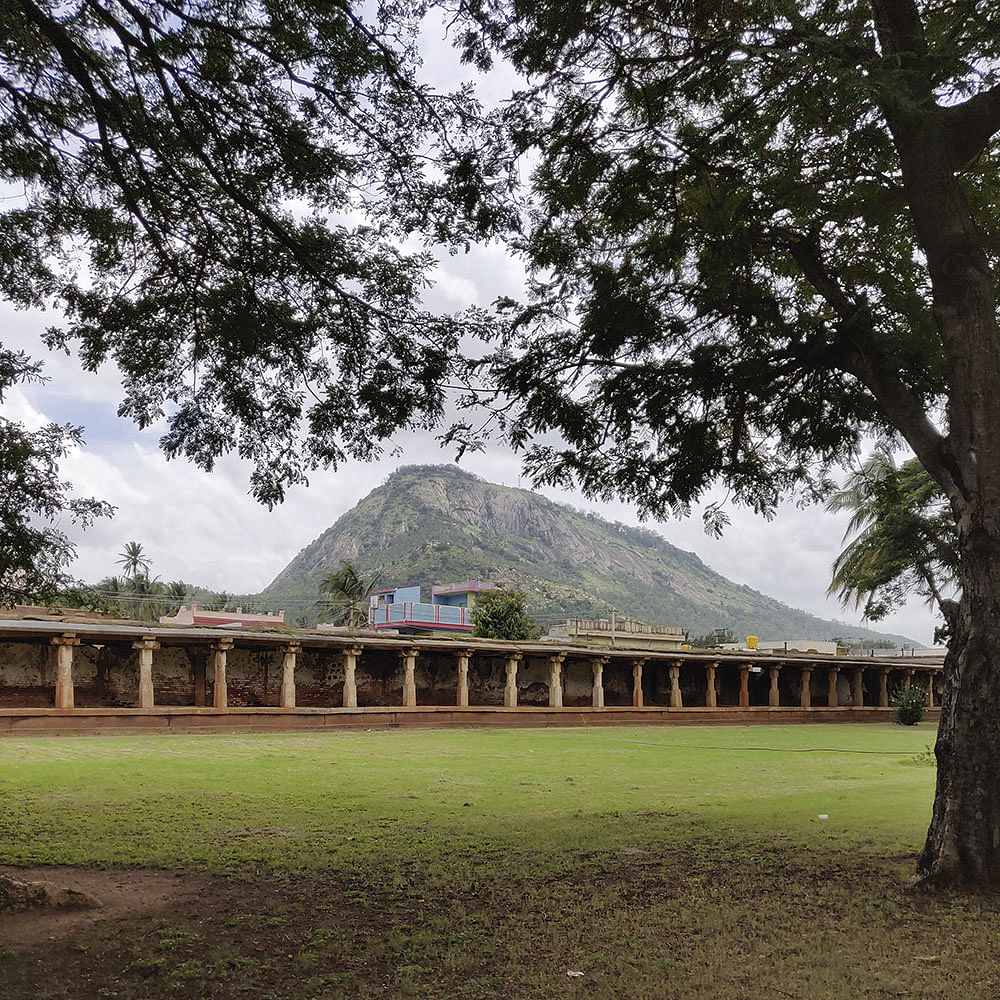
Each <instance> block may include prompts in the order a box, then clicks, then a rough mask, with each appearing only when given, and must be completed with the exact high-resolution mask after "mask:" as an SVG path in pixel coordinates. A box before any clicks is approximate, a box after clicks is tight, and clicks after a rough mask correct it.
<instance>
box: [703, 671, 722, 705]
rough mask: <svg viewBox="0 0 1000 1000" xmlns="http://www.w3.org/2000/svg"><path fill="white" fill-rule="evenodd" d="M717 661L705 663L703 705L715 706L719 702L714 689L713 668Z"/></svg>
mask: <svg viewBox="0 0 1000 1000" xmlns="http://www.w3.org/2000/svg"><path fill="white" fill-rule="evenodd" d="M717 666H718V664H717V663H707V664H706V665H705V707H706V708H715V707H716V706H717V705H718V704H719V696H718V695H717V694H716V691H715V668H716V667H717Z"/></svg>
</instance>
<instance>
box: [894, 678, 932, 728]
mask: <svg viewBox="0 0 1000 1000" xmlns="http://www.w3.org/2000/svg"><path fill="white" fill-rule="evenodd" d="M889 704H890V705H891V706H892V709H893V712H894V714H895V717H896V721H897V722H898V723H899V724H900V725H901V726H915V725H916V724H917V723H918V722H919V721H920V720H921V719H922V718H923V717H924V708H925V706H926V704H927V692H926V691H923V690H921V689H920V688H916V687H913V686H912V685H910V684H906V685H904V686H903V687H900V688H896V690H895V692H894V693H893V696H892V699H891V701H890V702H889Z"/></svg>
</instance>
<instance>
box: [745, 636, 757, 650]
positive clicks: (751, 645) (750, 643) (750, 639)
mask: <svg viewBox="0 0 1000 1000" xmlns="http://www.w3.org/2000/svg"><path fill="white" fill-rule="evenodd" d="M756 648H757V636H755V635H748V636H747V649H756Z"/></svg>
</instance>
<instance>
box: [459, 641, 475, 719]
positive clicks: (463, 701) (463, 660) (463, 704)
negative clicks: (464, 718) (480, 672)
mask: <svg viewBox="0 0 1000 1000" xmlns="http://www.w3.org/2000/svg"><path fill="white" fill-rule="evenodd" d="M455 658H456V659H457V660H458V687H457V688H456V690H455V704H456V705H457V706H458V707H459V708H468V707H469V660H470V659H471V658H472V650H471V649H463V650H460V651H459V652H457V653H455Z"/></svg>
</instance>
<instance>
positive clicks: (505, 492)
mask: <svg viewBox="0 0 1000 1000" xmlns="http://www.w3.org/2000/svg"><path fill="white" fill-rule="evenodd" d="M342 559H346V560H347V561H348V562H351V563H353V564H354V565H355V566H356V567H357V568H358V569H359V570H363V571H368V572H370V571H372V570H374V569H376V568H380V569H381V571H382V573H381V579H382V582H383V585H384V586H386V587H389V586H404V585H415V584H420V585H421V586H422V587H423V588H424V592H425V595H426V596H429V594H430V587H431V585H432V584H434V583H443V582H447V581H453V580H462V579H467V578H470V577H471V578H476V577H478V578H483V577H489V578H492V579H499V580H502V581H503V582H505V583H507V584H508V585H512V586H517V587H519V588H521V589H522V590H524V591H526V593H527V594H528V600H529V608H530V610H531V611H532V613H533V614H535V615H536V616H537V617H538V618H539V619H540V621H542V623H543V624H547V623H548V622H550V621H554V620H556V619H558V618H562V619H565V618H567V617H601V618H604V617H608V616H609V615H610V614H611V611H612V609H614V610H615V611H616V612H617V613H619V614H626V615H631V616H633V617H635V618H638V619H640V620H643V621H647V622H653V623H658V624H664V625H677V626H680V627H681V628H684V629H687V630H688V632H689V633H690V634H691V635H700V634H704V633H706V632H709V631H711V630H712V629H715V628H730V629H732V630H733V632H734V633H735V634H736V635H738V636H741V635H747V634H751V633H752V634H757V635H764V634H766V635H768V636H775V635H779V636H780V635H795V636H797V637H803V636H808V637H811V638H830V637H832V636H838V635H844V634H845V632H849V634H851V635H870V636H880V633H877V632H872V631H871V630H866V629H860V628H857V627H856V626H854V627H851V628H850V629H848V628H847V627H846V626H844V625H843V624H842V623H837V622H830V621H824V620H823V619H820V618H816V617H814V616H812V615H809V614H806V613H805V612H803V611H797V610H795V609H793V608H789V607H788V606H787V605H784V604H781V603H780V602H778V601H775V600H773V599H772V598H769V597H766V596H765V595H763V594H760V593H758V592H757V591H755V590H751V589H750V588H749V587H746V586H741V585H739V584H735V583H732V582H731V581H730V580H727V579H726V578H725V577H723V576H720V575H719V574H718V573H716V572H714V571H713V570H711V569H709V568H708V567H707V566H706V565H705V564H704V563H703V562H702V561H701V560H700V559H699V558H698V557H697V556H696V555H694V554H693V553H691V552H685V551H683V550H682V549H679V548H677V547H676V546H673V545H671V544H670V543H669V542H667V541H666V540H665V539H664V538H663V537H662V536H660V535H658V534H656V533H655V532H652V531H648V530H646V529H643V528H634V527H631V526H628V525H623V524H617V523H612V522H609V521H605V520H603V519H602V518H599V517H597V516H595V515H593V514H585V513H582V512H580V511H577V510H574V509H573V508H571V507H568V506H565V505H563V504H557V503H553V502H552V501H551V500H548V499H546V498H545V497H543V496H540V495H539V494H537V493H532V492H531V491H529V490H522V489H514V488H512V487H509V486H498V485H496V484H494V483H488V482H486V481H485V480H482V479H480V478H478V477H477V476H474V475H472V474H470V473H468V472H464V471H463V470H461V469H459V468H458V467H456V466H438V465H434V466H408V467H405V468H402V469H400V470H399V471H398V472H396V473H395V474H393V475H392V476H390V477H389V479H388V480H387V481H386V482H385V483H384V484H383V485H382V486H380V487H378V488H377V489H375V490H373V491H372V492H371V493H370V494H369V495H368V496H366V497H365V498H364V499H363V500H361V501H360V502H359V503H358V504H357V505H356V506H355V507H354V508H353V509H352V510H350V511H348V512H347V513H346V514H344V516H343V517H341V518H340V519H339V520H338V521H337V522H336V524H334V525H332V526H331V527H330V528H328V529H327V530H326V531H325V532H324V533H323V534H322V535H320V537H319V538H317V539H316V540H315V541H313V542H312V543H310V544H309V545H307V546H306V547H305V548H304V549H303V550H302V551H301V552H300V553H299V554H298V555H297V556H296V557H295V558H294V559H293V560H292V561H291V562H290V563H289V564H288V566H287V567H286V568H285V569H284V570H282V572H281V573H280V574H279V575H278V576H277V577H276V578H275V580H274V581H273V582H272V583H271V584H270V585H269V586H268V587H267V589H266V590H265V591H264V593H263V595H262V599H263V600H265V601H266V603H268V604H273V605H274V606H275V607H277V606H279V605H280V606H282V607H285V608H286V609H288V608H291V609H294V608H296V607H300V608H310V607H312V604H313V602H315V600H316V597H317V587H318V583H319V580H320V578H321V577H322V575H323V574H324V573H328V572H330V571H332V570H334V569H335V568H336V567H337V565H338V563H339V562H340V561H341V560H342ZM294 617H295V613H294V611H293V612H291V613H290V614H289V618H290V620H294Z"/></svg>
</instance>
